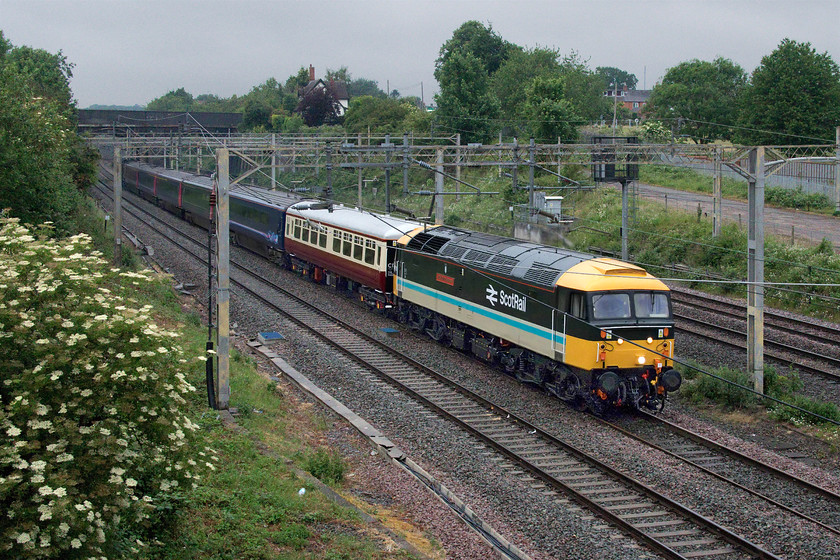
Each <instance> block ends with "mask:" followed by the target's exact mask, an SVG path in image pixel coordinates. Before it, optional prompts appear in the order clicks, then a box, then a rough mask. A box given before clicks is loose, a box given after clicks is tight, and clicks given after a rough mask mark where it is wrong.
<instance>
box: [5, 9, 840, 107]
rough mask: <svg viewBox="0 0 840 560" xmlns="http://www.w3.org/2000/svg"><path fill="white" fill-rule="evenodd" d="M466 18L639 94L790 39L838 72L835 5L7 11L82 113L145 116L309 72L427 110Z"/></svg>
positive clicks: (15, 39) (744, 60)
mask: <svg viewBox="0 0 840 560" xmlns="http://www.w3.org/2000/svg"><path fill="white" fill-rule="evenodd" d="M471 19H474V20H478V21H480V22H482V23H484V24H485V25H486V24H488V23H490V24H492V26H493V29H494V31H496V32H497V33H498V34H499V35H501V36H502V37H503V38H504V39H506V40H508V41H510V42H512V43H516V44H518V45H521V46H525V47H534V46H544V47H553V48H557V49H559V50H560V52H561V53H563V54H567V53H569V52H570V51H571V50H575V51H577V52H578V53H579V54H580V55H581V56H582V57H583V58H584V59H588V64H589V66H590V67H591V68H592V69H594V68H595V67H597V66H615V67H618V68H621V69H623V70H626V71H628V72H631V73H633V74H635V75H636V76H637V77H638V79H639V84H638V87H639V88H642V86H643V85H645V83H646V85H647V87H648V88H651V87H653V85H654V84H655V83H656V81H657V80H660V79H661V78H662V76H663V75H664V74H665V71H666V70H667V69H668V68H670V67H672V66H674V65H676V64H679V63H680V62H683V61H686V60H691V59H694V58H698V59H700V60H712V59H714V58H715V57H717V56H723V57H726V58H730V59H732V60H733V61H735V62H736V63H738V64H740V65H741V66H742V67H743V68H744V69H745V70H746V71H748V72H751V71H752V70H753V69H755V67H756V66H758V64H759V63H760V62H761V57H762V56H765V55H767V54H770V52H772V51H773V49H775V48H776V46H777V45H778V44H779V42H780V41H781V40H782V39H783V38H785V37H789V38H791V39H793V40H796V41H801V42H805V41H807V42H810V43H811V44H812V46H813V47H814V48H815V49H816V50H817V52H819V53H823V52H828V53H829V54H830V55H831V57H832V58H833V59H834V61H835V62H838V63H840V33H838V28H840V0H798V1H797V0H786V1H779V2H777V1H770V0H724V1H711V0H707V1H704V0H692V1H680V0H672V1H660V0H635V1H628V0H589V1H584V0H576V1H562V0H550V1H543V0H519V1H516V0H501V1H497V0H476V1H471V0H469V1H468V0H462V1H453V0H449V1H438V0H425V1H424V0H412V1H402V0H391V1H385V0H352V1H351V0H332V1H329V0H309V1H294V0H273V1H271V0H240V1H232V0H146V1H140V0H123V1H116V0H112V1H104V0H0V29H2V30H3V32H4V34H5V35H6V37H7V38H8V39H9V40H10V41H11V42H12V43H13V44H14V45H18V46H19V45H29V46H32V47H35V48H42V49H45V50H48V51H50V52H57V51H58V50H62V51H63V52H64V54H65V55H66V56H67V58H68V60H69V61H70V62H72V63H73V64H75V68H74V69H73V80H72V84H71V86H72V88H73V92H74V94H75V97H76V99H77V100H78V102H79V106H80V107H82V108H84V107H87V106H89V105H91V104H94V103H100V104H120V105H133V104H141V105H142V104H145V103H147V102H149V101H150V100H152V99H154V98H156V97H159V96H161V95H163V94H165V93H166V92H168V91H170V90H173V89H177V88H179V87H184V88H186V90H187V91H189V92H190V93H192V94H193V95H198V94H202V93H214V94H217V95H219V96H222V97H228V96H230V95H232V94H237V95H244V94H246V93H248V91H249V90H250V89H251V88H252V87H253V86H255V85H258V84H260V83H263V82H264V81H265V80H267V79H268V78H270V77H274V78H276V79H277V80H279V81H281V82H285V80H286V78H288V77H289V76H290V75H291V74H294V73H296V72H297V70H298V69H299V68H300V67H301V66H304V67H308V66H309V65H310V64H312V65H313V66H315V69H316V74H317V75H318V76H319V77H321V76H323V74H324V72H325V71H326V69H328V68H331V69H338V68H340V67H341V66H346V67H347V68H348V69H349V71H350V74H351V76H352V77H353V78H369V79H372V80H375V81H377V82H378V83H379V86H380V87H381V88H382V89H383V90H384V89H385V88H386V85H388V84H389V85H390V87H391V89H397V90H399V91H400V93H401V94H403V95H417V96H419V95H420V84H421V82H422V83H423V86H424V87H423V89H424V94H425V95H424V97H425V100H426V101H427V102H430V101H431V100H432V94H433V93H435V92H436V91H437V84H436V82H435V81H434V64H435V59H436V58H437V55H438V51H439V50H440V47H441V45H442V44H443V43H444V42H445V41H446V40H447V39H449V38H450V37H451V36H452V32H453V31H454V30H455V29H456V28H458V26H460V25H461V24H462V23H464V22H465V21H468V20H471ZM643 82H644V83H643Z"/></svg>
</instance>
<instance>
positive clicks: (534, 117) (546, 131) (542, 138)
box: [524, 76, 580, 143]
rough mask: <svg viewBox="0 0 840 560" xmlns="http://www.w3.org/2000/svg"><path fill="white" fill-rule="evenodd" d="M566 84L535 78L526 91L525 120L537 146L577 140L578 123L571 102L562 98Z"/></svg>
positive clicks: (578, 119)
mask: <svg viewBox="0 0 840 560" xmlns="http://www.w3.org/2000/svg"><path fill="white" fill-rule="evenodd" d="M564 83H565V80H564V79H563V78H562V77H560V76H557V77H553V78H552V77H538V78H535V79H534V80H533V81H532V82H531V84H530V85H529V86H528V88H527V91H526V102H525V111H524V112H525V116H526V117H527V118H528V123H529V128H530V132H531V136H533V137H534V138H536V139H537V141H538V142H555V141H556V140H557V139H558V138H559V139H560V140H561V141H562V142H566V143H571V142H574V141H576V140H577V137H578V134H577V125H578V123H579V121H580V117H578V116H577V115H576V114H575V112H574V108H573V106H572V103H571V101H569V100H568V99H566V98H565V95H564V94H565V85H564Z"/></svg>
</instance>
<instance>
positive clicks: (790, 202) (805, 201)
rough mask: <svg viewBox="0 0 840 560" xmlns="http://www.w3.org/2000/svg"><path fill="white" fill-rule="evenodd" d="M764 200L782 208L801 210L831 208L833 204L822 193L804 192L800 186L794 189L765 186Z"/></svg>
mask: <svg viewBox="0 0 840 560" xmlns="http://www.w3.org/2000/svg"><path fill="white" fill-rule="evenodd" d="M764 200H765V201H766V202H767V203H768V204H772V205H774V206H780V207H782V208H798V209H801V210H815V209H823V210H832V209H833V208H834V204H833V203H832V202H831V200H829V198H828V197H827V196H826V195H824V194H823V193H806V192H805V191H804V190H803V189H802V186H801V185H800V186H798V187H796V189H786V188H782V187H767V188H765V189H764Z"/></svg>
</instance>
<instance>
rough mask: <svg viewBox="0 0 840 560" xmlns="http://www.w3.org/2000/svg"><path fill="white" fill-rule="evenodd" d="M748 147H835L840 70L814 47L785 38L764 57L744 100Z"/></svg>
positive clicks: (744, 138)
mask: <svg viewBox="0 0 840 560" xmlns="http://www.w3.org/2000/svg"><path fill="white" fill-rule="evenodd" d="M740 109H741V111H740V119H739V123H740V124H741V126H743V127H745V128H747V129H748V130H744V129H741V130H740V131H739V133H738V136H737V138H738V141H739V142H742V143H745V144H753V145H758V144H777V145H778V144H814V143H832V142H833V138H834V127H836V126H837V125H838V124H840V70H838V66H837V63H836V62H835V61H834V60H833V59H832V58H831V56H829V54H828V53H827V52H826V53H823V54H818V53H817V52H816V51H815V50H814V49H813V48H812V47H811V43H797V42H796V41H792V40H790V39H784V40H782V42H781V43H780V44H779V46H778V47H777V48H776V50H774V51H773V52H772V53H770V54H769V55H768V56H765V57H764V58H762V59H761V64H760V65H759V67H758V68H756V69H755V71H753V74H752V80H751V82H750V83H749V85H747V86H746V88H745V89H744V91H743V94H742V96H741V99H740Z"/></svg>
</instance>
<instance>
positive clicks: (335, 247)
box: [332, 230, 341, 253]
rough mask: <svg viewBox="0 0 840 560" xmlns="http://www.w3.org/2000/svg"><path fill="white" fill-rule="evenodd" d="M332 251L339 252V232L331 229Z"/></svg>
mask: <svg viewBox="0 0 840 560" xmlns="http://www.w3.org/2000/svg"><path fill="white" fill-rule="evenodd" d="M332 234H333V253H340V252H341V232H340V231H335V230H333V232H332Z"/></svg>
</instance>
